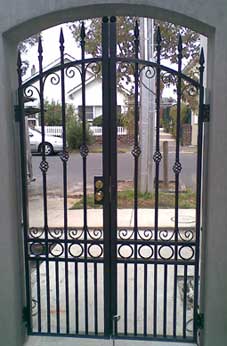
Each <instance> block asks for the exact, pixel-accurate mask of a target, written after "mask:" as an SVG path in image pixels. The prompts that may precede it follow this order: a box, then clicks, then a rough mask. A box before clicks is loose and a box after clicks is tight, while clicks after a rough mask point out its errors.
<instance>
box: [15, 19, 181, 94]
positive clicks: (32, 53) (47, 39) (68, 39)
mask: <svg viewBox="0 0 227 346" xmlns="http://www.w3.org/2000/svg"><path fill="white" fill-rule="evenodd" d="M61 28H62V29H63V33H64V38H65V53H68V54H70V55H71V56H72V57H73V58H75V59H80V48H79V47H78V43H77V42H76V41H75V39H74V38H73V36H72V33H71V31H70V29H69V28H68V25H67V24H62V25H58V26H55V27H52V28H50V29H47V30H45V31H43V32H42V44H43V66H44V67H45V66H47V65H49V64H51V63H52V62H53V61H55V60H56V59H58V58H60V50H59V35H60V30H61ZM22 59H26V60H28V61H29V68H28V70H27V73H26V75H25V76H24V79H27V78H29V77H30V76H31V68H32V66H33V65H35V68H36V72H38V46H37V45H35V46H34V47H31V48H29V50H28V52H27V53H26V55H23V56H22ZM167 64H168V62H167ZM174 96H175V95H174V94H173V88H171V87H170V88H165V89H164V92H163V97H174Z"/></svg>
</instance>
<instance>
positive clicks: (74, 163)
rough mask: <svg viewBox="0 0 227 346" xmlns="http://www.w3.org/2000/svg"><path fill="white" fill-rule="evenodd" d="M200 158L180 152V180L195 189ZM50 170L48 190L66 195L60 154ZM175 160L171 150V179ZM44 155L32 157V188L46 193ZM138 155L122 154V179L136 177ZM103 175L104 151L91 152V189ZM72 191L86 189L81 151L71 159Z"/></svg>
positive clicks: (119, 160)
mask: <svg viewBox="0 0 227 346" xmlns="http://www.w3.org/2000/svg"><path fill="white" fill-rule="evenodd" d="M196 157H197V155H196V154H195V153H193V152H192V151H189V152H185V151H183V152H182V153H181V154H180V162H181V164H182V171H181V174H180V183H181V184H184V185H185V186H187V187H190V188H192V189H195V186H196ZM47 161H48V163H49V169H48V171H47V190H48V193H53V194H62V191H63V164H62V161H61V159H60V157H59V156H57V155H55V156H50V157H47ZM174 161H175V153H174V151H170V152H169V165H168V166H169V180H174V173H173V170H172V167H173V164H174ZM40 162H41V156H39V155H34V156H33V157H32V164H33V174H34V177H35V178H36V180H35V181H34V182H31V184H30V191H31V193H32V194H41V193H42V173H41V170H40V168H39V165H40ZM162 166H163V162H161V164H160V177H159V179H160V180H162V179H163V172H162ZM133 167H134V158H133V156H132V154H131V153H130V152H127V153H120V154H118V180H126V181H130V180H133V170H134V168H133ZM98 175H102V154H101V153H90V154H89V155H88V157H87V188H88V190H93V181H94V176H98ZM67 177H68V193H69V194H73V193H79V192H82V189H83V172H82V158H81V156H80V154H79V153H72V154H70V158H69V161H68V174H67Z"/></svg>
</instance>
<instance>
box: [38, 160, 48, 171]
mask: <svg viewBox="0 0 227 346" xmlns="http://www.w3.org/2000/svg"><path fill="white" fill-rule="evenodd" d="M39 168H40V169H41V171H42V172H43V173H46V172H47V170H48V168H49V164H48V162H47V161H45V160H43V161H41V162H40V165H39Z"/></svg>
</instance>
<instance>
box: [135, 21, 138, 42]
mask: <svg viewBox="0 0 227 346" xmlns="http://www.w3.org/2000/svg"><path fill="white" fill-rule="evenodd" d="M134 36H135V39H136V40H138V38H139V25H138V21H137V20H136V25H135V29H134Z"/></svg>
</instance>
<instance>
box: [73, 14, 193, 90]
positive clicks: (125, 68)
mask: <svg viewBox="0 0 227 346" xmlns="http://www.w3.org/2000/svg"><path fill="white" fill-rule="evenodd" d="M136 20H137V21H139V18H136V17H129V16H127V17H118V18H117V51H118V55H119V56H124V57H125V56H127V57H133V56H134V53H135V50H134V27H135V22H136ZM85 26H86V45H85V49H86V52H87V54H89V55H92V56H93V57H94V56H97V55H101V53H102V37H101V31H102V30H101V27H102V26H101V18H94V19H90V20H87V21H86V22H85ZM158 26H159V27H160V30H161V35H162V48H161V59H168V60H169V61H170V63H176V62H177V59H178V52H177V45H178V34H179V33H180V34H181V35H182V42H183V56H184V59H186V60H187V61H189V60H192V59H197V60H198V55H199V34H198V33H196V32H194V31H192V30H190V29H189V28H185V27H183V26H180V25H175V24H172V23H167V22H162V21H160V20H156V21H155V32H156V31H157V28H158ZM80 27H81V24H80V22H78V21H77V22H74V23H72V24H69V28H70V30H71V32H72V34H73V37H74V38H75V40H76V42H78V43H79V42H80ZM132 75H133V68H132V66H131V65H126V64H122V63H121V64H118V65H117V83H118V87H120V88H124V87H125V85H128V86H130V83H131V82H132V80H133V79H132ZM172 83H173V81H172ZM131 93H132V94H133V84H132V87H131Z"/></svg>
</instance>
